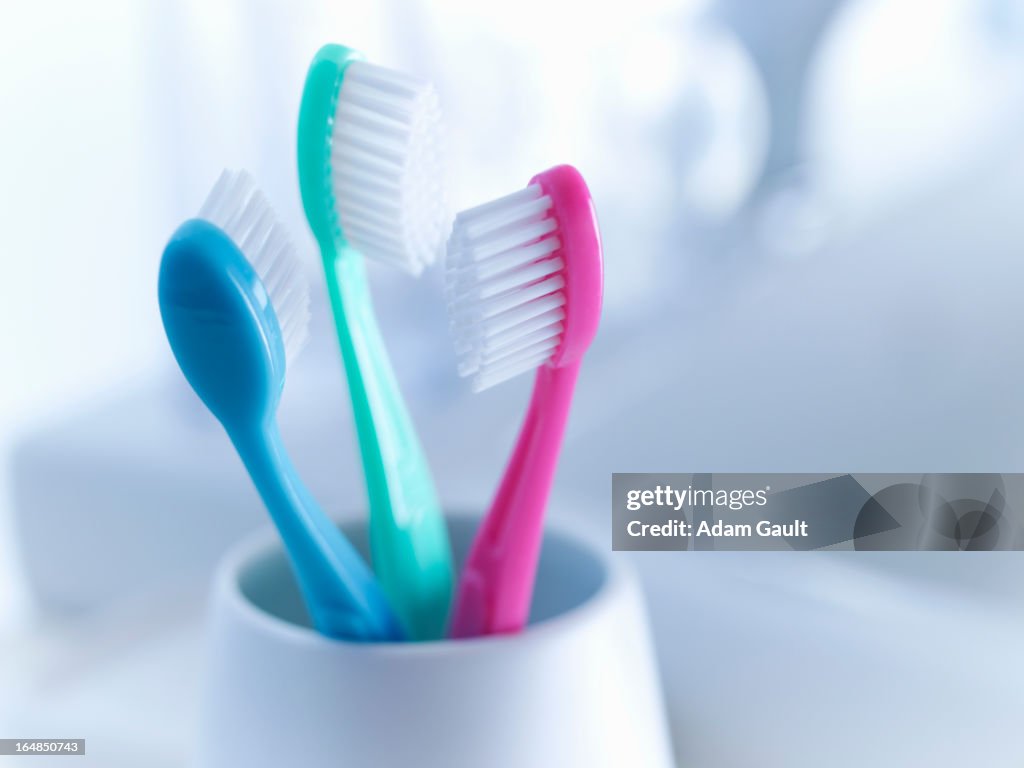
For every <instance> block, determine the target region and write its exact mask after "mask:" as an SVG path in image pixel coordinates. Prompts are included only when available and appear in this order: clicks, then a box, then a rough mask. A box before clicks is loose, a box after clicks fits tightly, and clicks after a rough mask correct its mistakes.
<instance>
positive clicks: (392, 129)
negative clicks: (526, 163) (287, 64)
mask: <svg viewBox="0 0 1024 768" xmlns="http://www.w3.org/2000/svg"><path fill="white" fill-rule="evenodd" d="M439 120H440V111H439V107H438V102H437V96H436V94H435V92H434V90H433V88H432V87H431V86H430V85H429V84H426V83H421V82H420V81H418V80H415V79H414V78H411V77H409V76H408V75H404V74H401V73H398V72H393V71H391V70H388V69H384V68H382V67H378V66H376V65H374V64H370V63H367V62H365V61H362V60H361V56H360V55H359V54H358V53H356V52H355V51H353V50H351V49H349V48H345V47H343V46H340V45H326V46H324V47H323V48H321V49H320V51H319V52H318V53H317V54H316V56H315V57H314V59H313V62H312V64H311V65H310V68H309V73H308V74H307V76H306V84H305V89H304V91H303V95H302V105H301V107H300V111H299V127H298V168H299V182H300V187H301V192H302V202H303V206H304V208H305V211H306V217H307V219H308V220H309V225H310V228H311V229H312V231H313V235H314V236H315V237H316V239H317V242H318V243H319V245H320V251H321V255H322V257H323V264H324V272H325V274H326V278H327V292H328V294H329V296H330V302H331V309H332V311H333V313H334V321H335V325H336V327H337V332H338V341H339V343H340V346H341V354H342V359H343V361H344V364H345V372H346V376H347V378H348V386H349V395H350V397H351V401H352V409H353V413H354V416H355V425H356V432H357V434H358V438H359V449H360V453H361V455H362V462H363V470H364V473H365V475H366V483H367V495H368V497H369V505H370V549H371V552H372V555H373V564H374V570H375V571H376V573H377V575H378V577H379V578H380V580H381V583H382V584H383V586H384V590H385V592H386V593H387V595H388V597H389V598H390V599H391V602H392V604H393V605H394V606H395V610H396V611H397V612H398V614H399V617H400V618H401V620H402V622H403V624H404V625H405V628H406V629H407V631H408V632H409V634H410V635H411V636H412V638H413V639H417V640H429V639H437V638H440V637H443V635H444V631H445V626H446V624H447V618H448V611H449V608H450V603H451V595H452V583H453V580H454V576H453V567H452V557H451V549H450V545H449V542H448V531H447V527H446V525H445V521H444V516H443V514H442V512H441V506H440V503H439V501H438V497H437V492H436V491H435V489H434V484H433V480H432V478H431V475H430V468H429V466H428V464H427V460H426V457H425V455H424V453H423V449H422V448H421V446H420V443H419V440H418V439H417V437H416V432H415V430H414V429H413V425H412V421H411V419H410V418H409V415H408V413H407V412H406V409H405V405H404V403H403V401H402V396H401V393H400V392H399V389H398V384H397V382H396V381H395V376H394V373H393V372H392V369H391V364H390V361H389V360H388V356H387V350H386V349H385V347H384V342H383V340H382V339H381V336H380V331H379V330H378V327H377V321H376V318H375V316H374V312H373V306H372V303H371V298H370V291H369V285H368V283H367V277H366V268H365V264H364V261H363V256H362V253H366V254H367V255H370V256H372V257H374V258H377V259H379V260H381V261H383V262H385V263H388V264H390V265H393V266H399V267H401V268H403V269H405V270H407V271H408V272H410V273H413V274H418V273H419V272H420V271H421V270H422V269H423V267H424V266H425V265H426V264H428V263H429V262H430V261H432V260H433V259H434V258H436V255H437V254H438V253H439V252H440V251H441V249H442V247H443V244H444V238H445V235H446V230H447V226H448V221H447V215H446V208H445V204H444V200H443V195H442V194H441V192H442V190H441V188H440V185H439V183H438V180H439V179H440V177H441V175H442V174H441V171H442V168H441V162H440V158H439V152H438V144H439V142H438V138H437V133H438V132H439Z"/></svg>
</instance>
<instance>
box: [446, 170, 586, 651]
mask: <svg viewBox="0 0 1024 768" xmlns="http://www.w3.org/2000/svg"><path fill="white" fill-rule="evenodd" d="M602 273H603V269H602V261H601V238H600V234H599V232H598V227H597V218H596V215H595V213H594V206H593V203H592V201H591V198H590V192H589V191H588V190H587V185H586V183H585V182H584V181H583V177H582V176H580V174H579V172H578V171H577V170H576V169H575V168H573V167H571V166H568V165H561V166H557V167H555V168H551V169H550V170H547V171H544V172H543V173H540V174H538V175H537V176H534V177H533V179H531V181H530V183H529V185H528V186H527V187H526V189H523V190H521V191H519V192H515V193H513V194H511V195H508V196H506V197H503V198H500V199H498V200H495V201H493V202H490V203H486V204H484V205H481V206H478V207H476V208H472V209H470V210H468V211H464V212H462V213H460V214H458V216H456V217H455V225H454V228H453V230H452V235H451V238H450V239H449V241H448V255H447V265H446V275H445V277H446V281H445V282H446V290H447V293H448V302H449V310H450V313H451V320H452V331H453V334H454V337H455V345H456V351H457V352H458V355H459V373H460V374H461V375H463V376H471V377H472V379H471V384H472V388H473V389H474V390H475V391H478V392H479V391H480V390H483V389H486V388H488V387H491V386H493V385H495V384H498V383H500V382H503V381H505V380H507V379H510V378H512V377H514V376H516V375H518V374H521V373H525V372H526V371H529V370H532V369H534V368H536V369H537V375H536V379H535V380H534V385H533V394H532V396H531V398H530V405H529V410H528V411H527V414H526V419H525V420H524V422H523V425H522V427H521V428H520V432H519V437H518V438H517V440H516V445H515V449H514V450H513V452H512V456H511V458H510V460H509V463H508V466H507V467H506V468H505V474H504V476H503V477H502V479H501V484H500V486H499V487H498V492H497V495H496V496H495V498H494V500H493V501H492V502H491V507H490V509H489V510H488V512H487V515H486V517H485V518H484V520H483V523H482V524H481V527H480V530H479V531H478V532H477V534H476V537H475V539H474V541H473V545H472V547H471V549H470V553H469V557H468V558H467V560H466V564H465V566H464V567H463V571H462V576H461V577H460V579H459V584H458V588H457V590H456V597H455V604H454V608H453V615H452V628H451V635H452V637H476V636H479V635H491V634H505V633H512V632H518V631H519V630H521V629H522V628H523V627H524V626H525V625H526V621H527V619H528V617H529V612H530V600H531V598H532V595H533V582H534V577H535V573H536V569H537V558H538V556H539V553H540V542H541V535H542V529H543V522H544V509H545V507H546V505H547V500H548V495H549V493H550V491H551V484H552V481H553V479H554V475H555V467H556V465H557V463H558V453H559V450H560V449H561V444H562V435H563V433H564V431H565V423H566V419H567V418H568V416H569V405H570V403H571V401H572V395H573V390H574V388H575V386H576V377H577V374H578V372H579V367H580V361H581V359H582V357H583V353H584V352H585V351H586V350H587V348H588V347H589V345H590V342H591V341H592V340H593V338H594V334H595V333H596V332H597V325H598V322H599V320H600V316H601V296H602V284H603V278H602Z"/></svg>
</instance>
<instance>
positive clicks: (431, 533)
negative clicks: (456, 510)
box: [325, 249, 454, 639]
mask: <svg viewBox="0 0 1024 768" xmlns="http://www.w3.org/2000/svg"><path fill="white" fill-rule="evenodd" d="M325 266H326V276H327V289H328V293H329V295H330V299H331V308H332V310H333V312H334V319H335V325H336V327H337V331H338V341H339V343H340V345H341V354H342V359H343V361H344V364H345V373H346V377H347V379H348V388H349V394H350V397H351V400H352V410H353V414H354V417H355V425H356V432H357V434H358V438H359V449H360V454H361V456H362V462H363V471H364V473H365V475H366V485H367V493H368V496H369V502H370V547H371V550H372V552H373V564H374V570H375V571H376V573H377V576H378V577H379V578H380V580H381V583H382V584H383V586H384V590H385V592H386V593H387V594H388V596H389V597H390V598H391V600H392V603H393V604H394V606H395V609H396V610H397V611H398V614H399V615H400V616H401V618H402V619H403V621H404V623H405V626H406V628H407V629H408V630H409V633H410V634H411V635H412V637H413V638H414V639H437V638H440V637H442V636H443V634H444V630H445V625H446V623H447V619H448V609H449V607H450V602H451V595H452V582H453V580H454V575H453V573H454V568H453V566H452V559H451V549H450V545H449V542H448V530H447V527H446V525H445V521H444V516H443V514H442V512H441V505H440V502H439V501H438V497H437V492H436V490H435V489H434V483H433V479H432V477H431V474H430V467H429V465H428V464H427V460H426V456H425V454H424V452H423V448H422V447H421V446H420V442H419V440H418V438H417V436H416V431H415V429H414V428H413V424H412V420H411V418H410V417H409V414H408V412H407V411H406V408H405V402H404V401H403V399H402V395H401V392H400V391H399V388H398V383H397V381H396V380H395V375H394V372H393V371H392V368H391V362H390V360H389V359H388V355H387V349H386V347H385V346H384V341H383V339H382V338H381V334H380V330H379V328H378V326H377V319H376V317H375V315H374V312H373V304H372V300H371V297H370V291H369V285H368V282H367V279H366V266H365V263H364V261H363V257H362V256H361V255H360V254H359V253H357V252H355V251H354V250H353V249H346V250H343V251H341V252H339V253H337V254H335V255H334V256H333V258H327V259H325Z"/></svg>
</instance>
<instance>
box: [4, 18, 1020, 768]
mask: <svg viewBox="0 0 1024 768" xmlns="http://www.w3.org/2000/svg"><path fill="white" fill-rule="evenodd" d="M328 41H335V42H341V43H345V44H347V45H351V46H353V47H356V48H359V49H361V50H363V51H364V52H365V53H366V54H367V55H368V56H369V57H370V58H371V59H372V60H375V61H377V62H380V63H382V64H386V65H388V66H392V67H396V68H404V69H407V70H410V71H412V72H416V73H418V74H420V75H422V76H424V77H427V78H430V79H432V80H434V81H435V82H436V84H437V86H438V88H439V90H440V92H441V98H442V102H443V106H444V108H445V114H446V121H447V126H448V129H449V147H448V154H449V157H450V160H451V162H450V166H451V190H452V194H451V199H452V204H453V206H454V207H455V208H463V207H468V206H470V205H474V204H476V203H479V202H484V201H486V200H488V199H490V198H493V197H496V196H499V195H502V194H505V193H507V192H509V191H512V190H514V189H518V188H520V187H522V186H523V185H525V183H526V182H527V180H528V179H529V178H530V177H531V176H532V175H533V174H534V173H536V172H537V171H540V170H542V169H544V168H546V167H548V166H550V165H553V164H556V163H560V162H569V163H573V164H575V165H576V166H577V167H579V168H580V170H581V171H582V172H583V174H584V175H585V176H586V177H587V179H588V180H589V182H590V184H591V188H592V191H593V194H594V198H595V201H596V205H597V209H598V213H599V216H600V219H601V224H602V229H603V235H604V240H605V249H606V250H605V257H606V269H607V282H606V291H607V294H606V305H605V316H604V324H603V327H602V332H601V334H599V336H598V340H597V342H596V344H595V347H594V348H593V350H592V352H591V354H590V356H589V358H588V360H587V361H586V364H585V366H584V369H583V375H582V376H581V381H580V389H579V392H578V395H577V400H576V403H575V406H574V412H573V416H572V420H571V424H570V433H569V435H568V436H567V441H566V445H565V451H564V455H563V459H562V464H561V468H560V473H559V477H558V481H557V488H556V494H555V499H554V500H553V503H552V515H553V516H554V517H556V518H560V519H562V520H564V521H568V522H572V523H574V524H576V523H578V524H579V525H581V526H585V527H588V528H590V529H592V530H593V531H594V532H595V534H596V535H599V536H604V537H607V536H608V529H609V508H608V491H609V488H610V477H609V474H610V473H611V472H613V471H620V472H628V471H687V472H693V471H713V472H728V471H799V472H847V471H851V472H852V471H860V472H870V471H874V472H884V471H901V472H917V471H921V472H928V471H955V472H971V471H976V472H1013V471H1020V470H1021V469H1022V467H1024V443H1022V441H1021V440H1020V438H1019V433H1020V430H1019V428H1018V425H1020V424H1021V423H1024V399H1022V398H1021V397H1020V395H1019V386H1018V381H1019V380H1020V379H1021V377H1022V375H1024V349H1022V344H1021V342H1020V335H1019V333H1017V329H1018V327H1019V311H1020V310H1019V307H1020V298H1019V295H1020V292H1019V289H1018V285H1019V283H1020V280H1021V278H1024V263H1022V256H1024V218H1022V216H1021V201H1022V200H1024V2H1021V0H932V2H929V3H922V2H919V0H771V1H770V2H752V1H751V0H633V1H632V2H630V3H629V4H627V5H622V4H604V3H583V2H576V1H574V0H544V1H543V2H540V1H539V0H521V1H520V2H519V3H516V4H493V3H486V4H485V3H479V2H470V0H434V1H433V2H430V3H427V2H418V1H417V2H410V1H408V0H403V1H400V0H388V1H387V2H375V3H372V4H366V5H363V6H355V5H353V4H341V3H327V2H322V1H321V0H293V2H290V3H287V4H284V3H275V2H271V0H250V1H249V2H245V3H243V2H241V1H240V0H233V1H225V2H218V3H211V2H200V0H176V1H174V2H172V1H171V0H155V1H154V2H149V3H133V2H128V0H93V2H91V3H88V4H83V3H74V2H70V1H68V0H57V1H56V2H51V3H45V4H38V3H27V2H8V3H5V4H4V5H3V6H2V8H0V99H2V101H0V103H2V105H3V117H2V120H0V243H2V248H3V264H4V279H3V280H2V281H0V312H2V316H3V326H4V328H5V333H4V334H3V341H2V342H0V344H2V350H0V352H2V356H3V360H4V365H5V370H6V371H7V373H6V375H5V376H4V377H3V381H2V382H0V450H2V451H3V453H4V455H5V457H6V460H5V461H4V463H3V465H2V469H0V473H2V474H0V487H2V490H3V496H2V499H3V501H2V502H0V736H5V737H6V736H18V737H20V736H33V737H35V736H46V737H48V736H56V735H60V736H66V737H80V736H84V737H86V738H87V739H89V749H90V755H89V756H88V757H87V758H86V759H87V760H90V761H95V764H96V765H105V766H109V765H121V764H124V765H137V764H138V762H139V759H140V755H141V754H143V752H145V753H146V758H145V759H146V762H147V764H149V765H154V766H164V765H166V766H182V765H184V764H185V761H186V759H187V754H188V749H189V739H190V736H189V734H190V732H191V728H192V725H193V723H194V707H195V698H196V691H197V689H198V685H199V679H200V677H201V663H200V658H201V630H202V622H201V615H202V605H203V600H204V594H205V591H204V590H205V584H206V579H207V576H208V574H209V571H210V569H211V568H212V566H213V563H214V562H215V560H216V558H217V556H218V555H219V553H220V552H222V551H223V549H224V548H225V547H226V546H227V545H228V544H230V543H231V542H232V541H234V540H236V539H237V538H238V537H239V536H240V535H242V534H243V533H244V532H245V531H247V530H249V529H251V528H255V527H258V526H260V525H262V524H263V522H264V519H263V518H264V516H263V513H262V511H261V510H260V508H259V505H258V502H257V500H256V498H255V495H254V493H253V492H252V491H251V490H250V489H249V487H248V483H247V480H246V478H245V477H244V474H243V473H242V470H241V467H240V465H239V464H238V462H237V459H236V458H235V457H234V456H233V454H232V453H231V451H230V447H229V445H228V442H227V439H226V437H225V436H224V435H223V433H222V432H221V431H220V429H219V427H218V426H217V425H216V424H215V423H214V422H213V420H212V418H211V417H209V415H208V414H206V413H205V412H204V411H203V410H202V408H201V407H200V406H199V404H198V403H197V401H196V400H195V398H194V396H193V395H192V394H191V392H190V391H189V390H188V389H187V386H186V385H185V384H184V382H183V380H182V379H181V377H180V374H179V373H178V371H177V370H176V369H175V367H174V364H173V360H172V358H171V356H170V354H169V349H168V347H167V345H166V342H165V339H164V337H163V332H162V328H161V325H160V320H159V314H158V309H157V303H156V274H157V266H158V262H159V257H160V253H161V251H162V248H163V245H164V243H165V242H166V239H167V237H168V236H169V234H170V233H171V231H172V230H173V229H174V227H175V226H176V225H177V224H178V223H179V222H180V221H181V220H182V219H184V218H188V217H190V216H192V215H193V214H194V213H195V212H196V211H197V210H198V208H199V205H200V204H201V202H202V200H203V199H204V197H205V195H206V192H207V191H208V189H209V188H210V186H211V185H212V183H213V181H214V180H215V179H216V177H217V175H218V173H219V171H220V169H221V168H223V167H225V166H227V167H245V168H248V169H249V170H250V171H252V172H253V174H254V175H255V176H256V178H257V180H258V181H259V182H260V184H261V186H262V187H263V188H264V190H265V191H266V192H267V194H268V196H269V198H270V199H271V201H272V202H273V204H274V206H275V207H276V208H277V210H278V211H279V212H280V213H281V214H282V215H283V216H284V217H285V218H286V219H287V220H288V221H290V222H291V224H292V225H293V231H294V233H295V235H296V236H297V238H298V239H299V242H300V244H301V245H302V247H303V248H304V250H305V252H306V255H307V257H308V261H309V266H310V274H311V276H312V277H313V278H314V286H315V289H314V294H315V300H316V302H317V304H316V306H315V307H314V328H313V343H312V344H311V349H310V350H309V351H308V352H307V353H306V354H305V355H304V356H303V358H301V359H300V361H299V363H298V365H297V367H296V368H295V369H294V372H292V371H290V380H289V385H288V388H287V390H286V395H285V402H284V406H283V415H282V418H283V422H284V423H283V429H284V432H285V437H286V440H287V442H288V443H289V445H290V447H291V448H292V450H293V451H294V453H295V455H296V459H297V463H298V464H299V466H300V469H301V470H302V471H303V472H304V473H305V474H306V476H307V478H308V480H309V482H310V485H311V486H312V487H313V489H314V491H315V492H316V493H317V495H318V496H319V497H320V498H321V499H322V500H323V501H324V503H325V505H326V506H328V507H329V508H330V509H331V510H333V511H335V512H336V513H337V514H339V515H343V516H344V515H351V514H359V510H360V509H362V507H363V505H364V499H363V490H362V481H361V478H360V474H359V465H358V458H357V455H356V453H355V444H354V438H353V434H352V428H351V423H350V417H349V413H348V404H347V396H346V393H345V389H344V382H343V376H342V372H341V368H340V364H339V362H338V360H337V355H336V350H335V341H334V339H333V336H332V330H331V328H330V326H329V321H328V319H327V316H326V314H325V313H326V309H325V307H324V303H325V296H322V295H320V292H322V288H321V287H319V286H318V284H317V283H316V282H315V278H316V275H317V264H316V263H315V260H314V258H313V256H314V250H313V244H312V241H311V239H310V237H309V234H308V231H307V228H306V225H305V222H304V219H303V217H302V214H301V208H300V201H299V197H298V188H297V180H296V175H295V162H294V157H293V155H294V143H295V135H294V134H295V122H296V116H297V109H298V102H299V96H300V92H301V88H302V83H303V79H304V76H305V70H306V66H307V64H308V62H309V60H310V58H311V57H312V55H313V53H314V52H315V51H316V49H317V48H318V47H319V46H320V45H321V44H322V43H324V42H328ZM373 281H374V289H375V298H376V302H377V306H378V310H379V314H380V316H381V322H382V325H383V327H384V331H385V334H386V338H387V339H388V343H389V347H390V350H391V354H392V357H393V360H394V363H395V367H396V369H397V372H398V374H399V378H400V380H401V381H402V384H403V387H404V390H405V393H406V395H407V398H408V400H409V404H410V407H411V409H412V411H413V413H414V415H415V417H416V420H417V423H418V425H419V427H420V429H421V433H422V438H423V441H424V443H425V444H426V446H427V448H428V450H429V452H430V456H431V461H432V464H433V467H434V469H435V472H436V473H437V480H438V484H439V486H440V489H441V492H442V495H443V497H444V498H445V500H446V503H447V504H449V505H450V506H451V507H452V508H460V509H466V508H469V509H482V508H483V507H484V506H485V505H486V503H487V501H488V499H489V496H490V493H491V491H492V488H493V484H494V483H495V481H496V478H497V477H498V475H499V473H500V470H501V467H502V465H503V461H504V459H505V455H506V452H507V450H508V448H509V445H510V444H511V441H512V439H513V437H514V434H515V430H516V427H517V425H518V419H519V417H520V414H521V412H522V409H523V406H524V403H525V398H526V395H527V391H528V388H529V381H528V380H525V379H524V380H517V381H516V382H514V383H509V384H508V385H505V386H503V387H500V388H498V389H496V390H491V391H488V392H486V393H484V394H482V395H479V396H470V394H469V391H468V387H466V386H464V385H463V384H462V383H461V382H460V381H459V380H458V379H457V377H456V376H455V375H454V358H453V354H452V351H451V349H450V344H449V341H448V338H447V335H446V328H445V317H444V306H443V301H442V298H441V290H440V282H441V281H440V274H439V270H434V271H433V273H431V274H428V275H427V276H426V277H425V278H423V279H421V280H420V281H413V280H411V279H409V278H407V277H405V276H404V275H399V274H393V273H390V272H388V271H387V270H385V269H383V268H381V269H376V268H374V269H373ZM292 373H294V375H291V374H292ZM623 556H625V555H623ZM631 557H632V560H633V561H634V563H635V565H636V566H637V567H638V569H639V570H640V572H641V575H642V577H643V578H644V582H645V585H646V587H647V591H648V597H649V601H650V608H651V612H652V617H653V622H654V627H655V634H656V640H657V644H658V650H659V652H660V655H661V666H662V672H663V677H664V682H665V689H666V697H667V702H668V707H669V713H670V718H671V722H672V726H673V734H674V737H675V741H676V748H677V751H678V753H679V756H680V763H681V765H686V766H708V767H709V768H710V767H714V768H717V767H719V766H722V767H726V766H727V767H730V768H731V767H732V766H746V765H754V764H756V765H758V766H765V767H771V766H787V767H790V768H791V767H793V766H804V765H808V766H810V765H815V766H816V765H821V764H827V765H830V766H860V765H864V764H865V763H868V762H870V763H871V764H873V765H892V766H917V765H921V766H924V765H928V766H947V765H948V766H959V765H982V764H983V765H986V766H1011V765H1012V766H1019V765H1020V764H1021V761H1022V760H1024V752H1022V749H1021V746H1020V741H1019V739H1017V738H1015V737H1014V736H1013V733H1014V731H1013V728H1014V727H1015V725H1016V724H1017V723H1019V722H1020V719H1021V717H1022V716H1024V694H1022V693H1021V691H1024V662H1022V660H1021V656H1020V654H1019V652H1017V651H1016V648H1017V647H1019V640H1020V637H1021V631H1022V630H1024V563H1022V560H1021V558H1020V556H1019V553H989V554H978V553H974V554H972V555H971V556H958V555H947V554H940V553H906V554H900V553H879V554H877V555H867V554H860V555H857V556H852V555H849V554H845V553H817V554H793V555H789V556H784V555H779V554H761V553H747V554H744V553H728V554H726V553H721V554H715V553H639V554H637V555H634V556H631ZM953 733H958V734H969V737H968V736H964V737H963V738H960V737H957V738H955V739H954V738H953V737H952V736H951V735H950V734H953ZM153 750H156V753H157V756H156V757H154V755H153Z"/></svg>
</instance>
